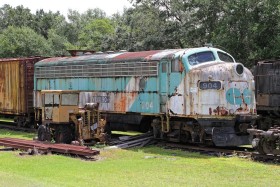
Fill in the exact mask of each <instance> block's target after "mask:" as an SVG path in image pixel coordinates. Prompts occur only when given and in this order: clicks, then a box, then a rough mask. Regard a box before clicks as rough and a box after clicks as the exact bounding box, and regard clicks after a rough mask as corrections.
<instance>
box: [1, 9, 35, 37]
mask: <svg viewBox="0 0 280 187" xmlns="http://www.w3.org/2000/svg"><path fill="white" fill-rule="evenodd" d="M33 23H34V17H33V15H32V13H31V12H30V10H29V9H28V8H24V7H23V6H22V5H21V6H17V7H15V8H13V7H11V6H10V5H7V4H5V5H3V7H1V8H0V32H1V30H4V29H6V28H8V26H15V27H23V26H24V27H31V26H32V24H33Z"/></svg>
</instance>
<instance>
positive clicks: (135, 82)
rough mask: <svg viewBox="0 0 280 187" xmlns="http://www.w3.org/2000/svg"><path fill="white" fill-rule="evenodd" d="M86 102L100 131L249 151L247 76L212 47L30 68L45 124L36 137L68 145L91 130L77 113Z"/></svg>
mask: <svg viewBox="0 0 280 187" xmlns="http://www.w3.org/2000/svg"><path fill="white" fill-rule="evenodd" d="M55 91H57V93H56V92H55ZM63 91H66V92H71V91H72V92H73V93H78V97H79V98H77V94H76V95H75V94H74V95H75V96H74V95H71V94H70V95H69V94H68V95H67V94H66V95H63V94H65V93H63ZM72 92H71V93H72ZM66 96H67V97H66ZM77 102H78V103H77ZM88 103H91V104H90V105H94V106H95V108H94V110H91V112H93V113H94V114H96V115H94V116H102V117H100V118H102V119H106V121H107V123H106V127H104V126H102V129H103V130H101V131H102V132H103V131H104V129H106V128H108V127H110V129H112V130H113V129H127V128H134V129H138V130H142V131H147V130H149V129H150V130H152V131H153V132H154V137H155V138H160V139H166V140H169V141H175V142H186V143H187V142H188V143H203V144H211V145H216V146H239V145H243V144H250V143H251V136H250V135H249V134H248V132H247V129H248V128H251V127H252V126H253V125H254V124H255V121H256V117H257V115H256V102H255V82H254V78H253V75H252V73H251V72H250V71H249V70H248V69H247V68H246V67H244V66H243V65H242V64H241V63H237V62H236V61H235V59H234V58H233V57H232V56H231V55H230V54H228V53H226V52H225V51H222V50H220V49H217V48H212V47H201V48H187V49H169V50H154V51H142V52H126V51H121V52H116V53H102V54H100V53H95V54H91V55H84V56H76V57H59V58H48V59H44V60H42V61H40V62H38V63H36V64H35V69H34V105H35V114H36V118H38V116H41V118H42V121H43V123H42V125H41V128H40V129H42V130H41V131H40V132H41V133H39V134H38V135H39V138H40V137H41V138H43V139H45V137H44V136H45V132H50V131H57V132H54V134H56V135H57V139H61V140H66V139H67V141H68V138H67V137H75V134H77V133H79V137H85V136H87V134H90V133H91V131H94V130H96V128H98V127H99V126H100V125H98V123H99V120H92V119H93V118H94V117H90V116H91V115H87V114H88V113H89V112H90V111H87V110H83V111H84V112H82V113H81V112H77V110H78V107H75V105H77V106H79V108H80V109H81V108H84V106H86V105H89V104H88ZM70 105H71V106H73V107H74V108H71V107H69V106H70ZM62 109H63V110H62ZM57 113H58V114H59V115H58V114H57ZM75 113H77V114H78V113H79V116H80V118H79V117H77V115H73V114H75ZM82 114H83V115H84V116H82ZM60 119H64V121H63V122H62V121H60ZM69 121H71V123H72V125H69V123H68V122H69ZM85 123H86V124H87V125H86V126H85V128H83V125H82V124H85ZM77 125H78V126H80V128H79V129H78V131H77V129H76V131H75V132H74V133H73V129H75V126H77ZM103 127H104V128H103ZM73 134H74V135H73Z"/></svg>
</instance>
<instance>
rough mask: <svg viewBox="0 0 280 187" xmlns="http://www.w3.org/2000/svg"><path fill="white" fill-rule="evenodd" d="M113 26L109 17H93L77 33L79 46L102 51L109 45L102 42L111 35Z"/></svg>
mask: <svg viewBox="0 0 280 187" xmlns="http://www.w3.org/2000/svg"><path fill="white" fill-rule="evenodd" d="M113 32H114V28H113V26H112V24H111V23H110V20H109V19H94V20H92V21H90V22H89V23H88V24H87V25H85V27H84V28H83V29H82V31H81V33H80V35H79V41H80V47H81V48H83V49H94V50H96V51H100V50H101V51H102V50H103V51H104V50H107V49H109V46H107V45H106V42H104V41H105V40H106V39H107V38H109V37H111V36H112V34H113Z"/></svg>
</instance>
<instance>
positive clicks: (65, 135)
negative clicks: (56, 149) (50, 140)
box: [55, 125, 72, 144]
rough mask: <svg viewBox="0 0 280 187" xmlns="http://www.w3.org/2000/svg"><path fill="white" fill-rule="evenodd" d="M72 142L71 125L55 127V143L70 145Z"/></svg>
mask: <svg viewBox="0 0 280 187" xmlns="http://www.w3.org/2000/svg"><path fill="white" fill-rule="evenodd" d="M71 141H72V130H71V127H70V125H57V126H56V127H55V142H56V143H66V144H69V143H71Z"/></svg>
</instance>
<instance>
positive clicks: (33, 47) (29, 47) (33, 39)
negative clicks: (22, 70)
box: [0, 26, 51, 58]
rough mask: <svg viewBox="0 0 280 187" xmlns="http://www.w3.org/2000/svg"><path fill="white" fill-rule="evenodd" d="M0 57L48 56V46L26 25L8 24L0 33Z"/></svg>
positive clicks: (44, 40) (42, 38)
mask: <svg viewBox="0 0 280 187" xmlns="http://www.w3.org/2000/svg"><path fill="white" fill-rule="evenodd" d="M0 41H1V42H0V57H1V58H7V57H28V56H49V55H50V51H51V49H50V46H49V45H48V43H47V40H46V39H44V37H42V36H40V35H38V34H37V33H36V32H35V31H34V30H32V29H30V28H28V27H21V28H19V27H13V26H9V27H8V28H7V29H5V30H3V33H2V34H0Z"/></svg>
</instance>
